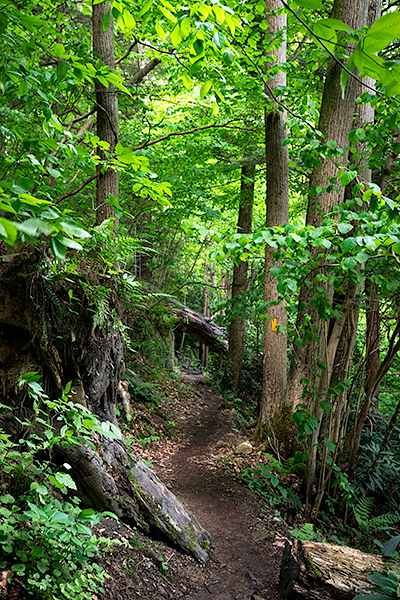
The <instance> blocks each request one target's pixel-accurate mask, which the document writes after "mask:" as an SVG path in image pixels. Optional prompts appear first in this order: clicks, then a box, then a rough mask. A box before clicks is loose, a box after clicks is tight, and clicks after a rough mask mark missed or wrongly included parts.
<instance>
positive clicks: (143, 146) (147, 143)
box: [132, 119, 247, 152]
mask: <svg viewBox="0 0 400 600" xmlns="http://www.w3.org/2000/svg"><path fill="white" fill-rule="evenodd" d="M239 120H241V119H232V121H228V123H234V122H235V121H239ZM228 123H225V124H223V125H217V124H216V123H213V124H212V125H204V126H203V127H194V128H193V129H188V130H186V131H175V132H172V133H168V134H167V135H163V136H162V137H160V138H157V139H156V140H152V141H148V142H144V143H143V144H140V146H136V147H135V148H132V151H133V152H135V151H136V150H142V148H147V147H148V146H154V144H158V143H159V142H163V141H164V140H167V139H169V138H171V137H174V136H177V135H188V134H190V133H195V132H196V131H204V130H205V129H212V128H215V129H220V128H225V129H244V130H245V131H247V128H246V127H233V126H230V125H228Z"/></svg>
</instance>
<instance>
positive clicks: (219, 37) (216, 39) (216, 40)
mask: <svg viewBox="0 0 400 600" xmlns="http://www.w3.org/2000/svg"><path fill="white" fill-rule="evenodd" d="M212 41H213V44H215V46H217V48H218V49H221V48H222V46H224V45H225V42H226V39H225V36H224V34H223V33H219V32H218V31H216V32H215V33H214V35H213V37H212Z"/></svg>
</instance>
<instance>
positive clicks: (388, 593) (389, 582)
mask: <svg viewBox="0 0 400 600" xmlns="http://www.w3.org/2000/svg"><path fill="white" fill-rule="evenodd" d="M368 579H369V580H370V581H371V582H372V583H373V584H374V585H373V587H370V588H366V591H369V592H372V594H358V595H357V596H355V597H354V600H374V599H375V600H391V598H400V578H399V577H398V576H397V575H395V574H394V573H388V574H387V576H386V575H382V573H377V572H376V571H375V572H374V573H373V574H372V575H368Z"/></svg>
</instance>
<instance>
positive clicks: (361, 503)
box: [352, 496, 400, 532]
mask: <svg viewBox="0 0 400 600" xmlns="http://www.w3.org/2000/svg"><path fill="white" fill-rule="evenodd" d="M373 506H374V500H373V498H368V497H367V496H363V497H361V498H359V499H358V501H357V502H356V503H355V504H354V505H353V507H352V508H353V513H354V517H355V519H356V521H357V525H358V527H359V528H360V529H361V530H362V531H363V532H373V531H378V530H387V529H390V528H391V527H392V526H393V525H396V523H399V522H400V513H385V514H382V515H378V516H377V517H373V518H369V516H370V513H371V510H372V508H373Z"/></svg>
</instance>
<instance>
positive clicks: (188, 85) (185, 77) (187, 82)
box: [182, 71, 192, 90]
mask: <svg viewBox="0 0 400 600" xmlns="http://www.w3.org/2000/svg"><path fill="white" fill-rule="evenodd" d="M182 83H183V85H184V86H185V88H186V89H188V90H189V89H190V88H191V87H192V79H191V77H189V75H188V74H187V73H186V71H184V72H183V73H182Z"/></svg>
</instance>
